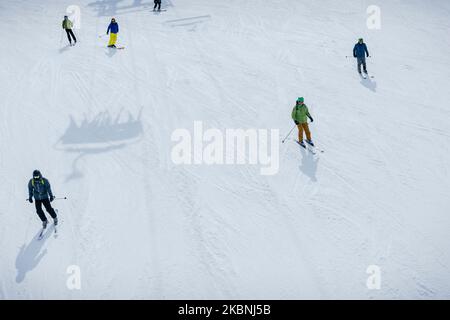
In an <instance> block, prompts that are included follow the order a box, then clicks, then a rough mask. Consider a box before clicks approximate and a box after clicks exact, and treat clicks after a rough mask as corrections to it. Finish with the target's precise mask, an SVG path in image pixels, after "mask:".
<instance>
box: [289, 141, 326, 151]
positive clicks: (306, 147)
mask: <svg viewBox="0 0 450 320" xmlns="http://www.w3.org/2000/svg"><path fill="white" fill-rule="evenodd" d="M294 141H295V142H297V144H298V145H299V146H300V147H302V148H303V149H306V150H308V151H309V152H311V153H312V154H317V153H318V152H321V153H323V150H318V149H317V148H316V147H315V146H314V145H311V144H309V143H308V142H307V143H306V144H305V143H304V142H303V144H301V143H300V142H299V141H297V140H295V139H294Z"/></svg>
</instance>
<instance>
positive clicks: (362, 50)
mask: <svg viewBox="0 0 450 320" xmlns="http://www.w3.org/2000/svg"><path fill="white" fill-rule="evenodd" d="M366 56H367V57H370V55H369V50H367V46H366V44H365V43H364V40H363V39H362V38H360V39H359V40H358V43H357V44H355V47H354V48H353V57H355V58H356V60H357V62H358V73H359V74H361V65H362V66H363V71H364V73H365V74H367V65H366Z"/></svg>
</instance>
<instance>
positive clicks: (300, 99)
mask: <svg viewBox="0 0 450 320" xmlns="http://www.w3.org/2000/svg"><path fill="white" fill-rule="evenodd" d="M297 102H300V103H303V102H305V98H303V97H299V98H298V99H297Z"/></svg>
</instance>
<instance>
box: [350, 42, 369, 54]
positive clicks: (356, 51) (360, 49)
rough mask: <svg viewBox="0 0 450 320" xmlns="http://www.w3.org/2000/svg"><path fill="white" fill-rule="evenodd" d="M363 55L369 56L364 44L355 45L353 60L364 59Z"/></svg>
mask: <svg viewBox="0 0 450 320" xmlns="http://www.w3.org/2000/svg"><path fill="white" fill-rule="evenodd" d="M365 55H367V56H369V50H367V46H366V44H365V43H359V42H358V43H357V44H355V47H354V48H353V56H354V57H355V58H365Z"/></svg>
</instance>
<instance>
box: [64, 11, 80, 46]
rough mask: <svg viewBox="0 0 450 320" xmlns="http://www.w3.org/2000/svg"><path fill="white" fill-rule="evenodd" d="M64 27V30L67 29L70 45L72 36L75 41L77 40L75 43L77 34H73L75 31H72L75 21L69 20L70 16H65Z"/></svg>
mask: <svg viewBox="0 0 450 320" xmlns="http://www.w3.org/2000/svg"><path fill="white" fill-rule="evenodd" d="M62 27H63V29H64V30H66V33H67V38H68V39H69V43H70V45H72V39H71V37H72V38H73V41H75V43H77V38H75V35H74V34H73V31H72V27H73V23H72V21H70V20H69V18H68V17H67V16H64V20H63V22H62ZM75 43H74V45H75Z"/></svg>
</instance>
